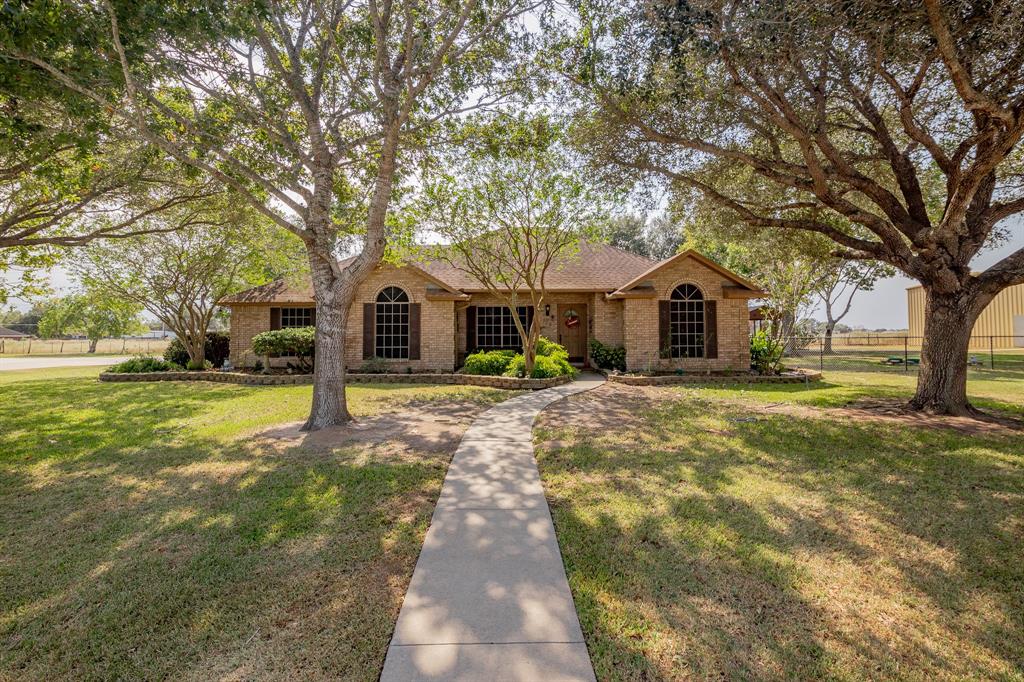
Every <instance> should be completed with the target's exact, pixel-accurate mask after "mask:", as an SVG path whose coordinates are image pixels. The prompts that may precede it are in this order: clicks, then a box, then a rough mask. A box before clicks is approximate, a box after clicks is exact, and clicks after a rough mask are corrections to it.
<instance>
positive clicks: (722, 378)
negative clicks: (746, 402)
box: [606, 370, 821, 386]
mask: <svg viewBox="0 0 1024 682" xmlns="http://www.w3.org/2000/svg"><path fill="white" fill-rule="evenodd" d="M606 376H607V377H608V381H610V382H612V383H617V384H626V385H628V386H673V385H678V384H805V383H808V382H811V381H821V372H815V371H812V370H803V371H801V372H799V373H797V374H783V375H778V376H762V375H759V374H738V375H734V376H730V375H727V374H719V375H715V374H665V375H660V376H642V375H630V374H607V375H606Z"/></svg>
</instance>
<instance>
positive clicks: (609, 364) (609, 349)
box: [590, 339, 626, 372]
mask: <svg viewBox="0 0 1024 682" xmlns="http://www.w3.org/2000/svg"><path fill="white" fill-rule="evenodd" d="M590 359H591V360H593V361H594V364H595V365H597V366H598V367H599V368H600V369H611V370H618V371H619V372H625V371H626V349H625V348H623V347H622V346H606V345H604V344H603V343H601V342H600V341H598V340H597V339H591V340H590Z"/></svg>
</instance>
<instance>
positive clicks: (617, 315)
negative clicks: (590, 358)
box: [591, 293, 624, 346]
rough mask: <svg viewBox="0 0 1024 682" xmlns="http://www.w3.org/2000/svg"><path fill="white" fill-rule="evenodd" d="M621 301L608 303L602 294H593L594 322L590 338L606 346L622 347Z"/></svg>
mask: <svg viewBox="0 0 1024 682" xmlns="http://www.w3.org/2000/svg"><path fill="white" fill-rule="evenodd" d="M622 303H623V302H622V301H619V300H612V301H609V300H608V299H607V298H605V295H604V294H602V293H597V294H594V300H593V303H592V305H593V312H592V313H591V316H592V317H593V320H594V329H593V332H594V333H593V335H592V338H595V339H597V340H598V341H600V342H601V343H603V344H605V345H606V346H622V345H624V344H623V337H622V321H623V306H622Z"/></svg>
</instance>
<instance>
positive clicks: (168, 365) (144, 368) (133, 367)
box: [107, 355, 184, 374]
mask: <svg viewBox="0 0 1024 682" xmlns="http://www.w3.org/2000/svg"><path fill="white" fill-rule="evenodd" d="M183 370H184V368H183V367H182V366H181V365H179V364H177V363H175V362H167V361H166V360H161V359H160V358H154V357H149V356H146V355H136V356H135V357H134V358H132V359H130V360H125V361H124V362H121V363H118V364H116V365H114V366H113V367H111V368H110V369H108V370H107V371H108V372H113V373H114V374H145V373H148V372H181V371H183Z"/></svg>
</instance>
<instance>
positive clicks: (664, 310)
mask: <svg viewBox="0 0 1024 682" xmlns="http://www.w3.org/2000/svg"><path fill="white" fill-rule="evenodd" d="M658 340H659V341H658V349H659V350H660V351H661V353H662V355H665V354H668V355H671V353H672V302H671V301H658Z"/></svg>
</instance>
